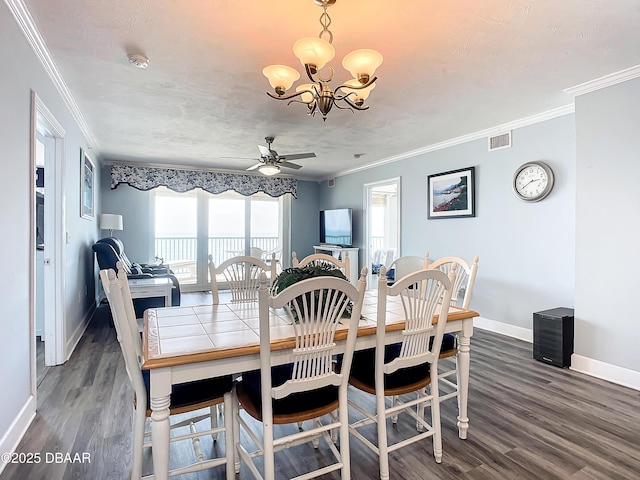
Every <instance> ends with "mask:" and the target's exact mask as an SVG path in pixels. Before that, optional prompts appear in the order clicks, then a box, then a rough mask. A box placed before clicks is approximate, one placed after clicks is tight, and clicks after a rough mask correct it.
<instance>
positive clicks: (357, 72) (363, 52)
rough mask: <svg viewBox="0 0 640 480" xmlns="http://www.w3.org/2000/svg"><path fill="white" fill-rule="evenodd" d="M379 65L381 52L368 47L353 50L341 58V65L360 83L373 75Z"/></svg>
mask: <svg viewBox="0 0 640 480" xmlns="http://www.w3.org/2000/svg"><path fill="white" fill-rule="evenodd" d="M380 65H382V54H381V53H380V52H378V51H377V50H372V49H370V48H362V49H360V50H354V51H353V52H351V53H348V54H347V55H346V56H345V57H344V58H343V59H342V66H343V67H344V68H345V69H346V70H348V71H349V72H350V73H351V75H353V78H355V79H356V80H358V81H359V82H360V83H362V84H365V83H367V82H368V81H369V79H370V78H371V77H373V74H374V73H375V71H376V69H377V68H378V67H379V66H380Z"/></svg>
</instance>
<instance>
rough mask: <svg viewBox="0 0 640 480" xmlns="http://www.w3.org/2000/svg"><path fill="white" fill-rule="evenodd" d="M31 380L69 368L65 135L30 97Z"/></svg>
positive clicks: (43, 106) (33, 381)
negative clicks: (52, 370)
mask: <svg viewBox="0 0 640 480" xmlns="http://www.w3.org/2000/svg"><path fill="white" fill-rule="evenodd" d="M31 134H32V135H31V172H32V176H31V182H30V183H31V184H30V192H31V236H30V238H31V240H30V241H31V252H32V256H31V275H30V278H31V280H30V291H31V294H30V298H31V302H30V304H31V308H30V318H31V328H30V332H31V341H32V343H31V350H32V355H31V380H32V393H33V394H34V395H35V392H36V389H37V385H38V384H39V382H40V381H41V380H42V378H43V377H44V375H45V374H46V372H47V368H48V367H50V366H53V365H60V364H62V363H64V362H65V360H66V358H65V345H64V339H65V327H64V324H65V322H64V298H65V294H64V278H65V267H64V266H65V261H64V245H65V241H64V239H65V230H64V218H65V217H64V135H65V132H64V129H63V128H62V127H61V126H60V124H59V123H58V122H57V121H56V119H55V117H54V116H53V115H52V114H51V112H50V111H49V109H48V108H47V107H46V106H45V105H44V103H43V102H42V101H41V100H40V98H39V97H38V96H37V95H36V94H35V92H32V95H31Z"/></svg>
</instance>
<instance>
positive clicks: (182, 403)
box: [142, 370, 233, 416]
mask: <svg viewBox="0 0 640 480" xmlns="http://www.w3.org/2000/svg"><path fill="white" fill-rule="evenodd" d="M142 380H143V381H144V386H145V388H146V389H147V416H149V415H150V414H151V409H150V408H149V405H150V402H151V393H150V392H151V390H150V374H149V370H142ZM232 387H233V379H232V377H231V375H226V376H224V377H217V378H208V379H206V380H198V381H195V382H187V383H180V384H177V385H174V386H173V388H172V390H171V405H170V406H169V409H170V410H171V413H172V414H175V413H180V411H181V410H183V409H184V410H186V411H190V410H193V409H192V408H190V407H193V406H194V405H198V404H201V403H207V404H209V405H213V404H215V403H222V401H223V396H224V394H225V393H227V392H231V388H232Z"/></svg>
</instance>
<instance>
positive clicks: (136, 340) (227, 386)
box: [100, 262, 235, 480]
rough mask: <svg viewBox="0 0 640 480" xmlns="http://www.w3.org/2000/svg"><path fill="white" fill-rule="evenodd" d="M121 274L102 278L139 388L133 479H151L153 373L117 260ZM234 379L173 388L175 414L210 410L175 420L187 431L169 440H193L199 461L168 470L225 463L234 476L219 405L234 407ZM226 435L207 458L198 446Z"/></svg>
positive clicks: (228, 430) (230, 441)
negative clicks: (145, 469)
mask: <svg viewBox="0 0 640 480" xmlns="http://www.w3.org/2000/svg"><path fill="white" fill-rule="evenodd" d="M118 269H119V272H120V273H119V274H116V272H115V271H114V270H111V269H109V270H101V271H100V279H101V281H102V286H103V288H104V291H105V293H106V295H107V299H108V300H109V307H110V309H111V313H112V316H113V323H114V325H115V328H116V333H117V337H118V342H119V344H120V348H121V350H122V355H123V357H124V361H125V366H126V371H127V375H128V377H129V380H130V381H131V385H132V386H133V390H134V393H135V396H134V399H133V405H134V418H135V420H134V429H133V445H132V450H133V462H132V468H131V479H132V480H134V479H149V480H150V479H152V478H154V476H153V475H147V476H142V457H143V450H144V448H149V447H151V442H150V441H146V442H145V438H148V436H149V432H146V428H145V427H146V419H147V418H148V417H149V416H150V415H151V409H150V408H149V393H150V375H149V371H148V370H142V369H141V364H142V344H141V338H140V334H139V332H138V326H137V322H136V318H135V312H134V309H133V301H132V300H131V295H130V292H129V288H128V283H127V278H126V275H125V274H124V271H123V270H122V265H121V263H120V262H118ZM232 386H233V381H232V378H231V376H230V375H227V376H224V377H219V378H212V379H206V380H200V381H196V382H189V383H186V384H176V385H174V386H173V388H172V394H171V405H170V406H169V411H170V414H171V415H177V414H185V413H190V412H197V411H199V410H200V411H201V410H203V409H206V413H204V414H203V413H200V414H198V415H196V416H190V417H188V418H186V419H185V420H182V421H179V422H176V423H174V424H172V425H171V427H170V428H171V429H172V430H175V429H178V428H181V427H187V428H188V431H189V433H182V434H179V435H174V436H172V437H171V439H170V441H171V442H178V441H183V440H191V442H192V445H193V448H194V455H195V459H196V461H195V462H194V463H192V464H189V465H186V466H182V467H178V468H174V469H173V470H171V471H170V472H169V475H179V474H183V473H189V472H197V471H200V470H205V469H208V468H213V467H216V466H219V465H225V464H226V466H227V471H226V478H227V480H232V479H234V478H235V471H234V461H233V458H234V455H233V451H234V450H233V448H234V447H233V445H234V442H233V429H232V428H231V424H230V422H226V423H225V424H224V425H223V426H218V422H217V416H216V413H215V406H216V405H218V404H220V403H224V405H225V406H226V408H227V409H229V410H231V408H232V406H231V401H232V395H231V390H232ZM206 419H209V420H210V422H211V428H209V429H206V430H204V431H200V432H198V431H197V429H196V424H197V423H199V422H201V421H202V420H206ZM221 432H224V435H225V455H224V456H220V457H217V458H213V459H205V458H204V455H203V452H202V449H201V448H200V437H203V436H205V435H212V438H213V440H214V442H215V441H216V436H217V434H218V433H221Z"/></svg>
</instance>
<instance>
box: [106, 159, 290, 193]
mask: <svg viewBox="0 0 640 480" xmlns="http://www.w3.org/2000/svg"><path fill="white" fill-rule="evenodd" d="M120 183H126V184H128V185H131V186H132V187H134V188H137V189H138V190H151V189H152V188H156V187H160V186H165V187H167V188H170V189H171V190H173V191H175V192H187V191H189V190H193V189H194V188H198V187H199V188H202V189H203V190H206V191H207V192H209V193H214V194H215V193H222V192H226V191H227V190H234V191H236V192H238V193H239V194H241V195H245V196H250V195H253V194H254V193H257V192H264V193H266V194H268V195H271V196H272V197H279V196H281V195H284V194H286V193H290V194H291V195H293V196H294V198H298V182H297V180H296V179H295V178H274V177H264V176H258V175H244V174H241V173H217V172H207V171H198V170H178V169H173V168H155V167H136V166H133V165H113V166H111V189H112V190H113V189H115V188H116V187H117V186H118V185H119V184H120Z"/></svg>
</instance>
